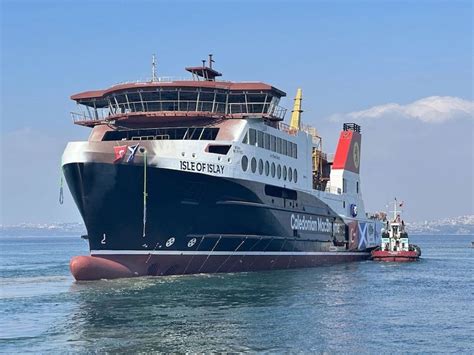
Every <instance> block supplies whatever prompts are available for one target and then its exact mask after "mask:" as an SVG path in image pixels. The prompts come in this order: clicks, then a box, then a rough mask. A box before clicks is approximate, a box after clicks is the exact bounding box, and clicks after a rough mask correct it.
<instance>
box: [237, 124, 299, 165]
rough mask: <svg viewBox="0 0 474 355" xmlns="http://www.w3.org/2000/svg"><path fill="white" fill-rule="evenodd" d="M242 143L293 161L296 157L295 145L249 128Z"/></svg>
mask: <svg viewBox="0 0 474 355" xmlns="http://www.w3.org/2000/svg"><path fill="white" fill-rule="evenodd" d="M242 143H244V144H249V145H254V146H257V147H260V148H263V149H267V150H271V151H273V152H277V153H279V154H283V155H286V156H289V157H292V158H295V159H296V158H297V157H298V154H297V145H296V143H293V142H290V141H287V140H286V139H283V138H279V137H275V136H273V135H271V134H268V133H264V132H261V131H257V130H256V129H254V128H249V130H248V131H247V133H245V135H244V138H243V140H242Z"/></svg>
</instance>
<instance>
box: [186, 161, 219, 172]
mask: <svg viewBox="0 0 474 355" xmlns="http://www.w3.org/2000/svg"><path fill="white" fill-rule="evenodd" d="M179 168H180V169H181V170H184V171H197V172H200V173H211V174H224V165H219V164H212V163H201V162H196V161H184V160H181V161H180V162H179Z"/></svg>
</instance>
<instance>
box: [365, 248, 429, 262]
mask: <svg viewBox="0 0 474 355" xmlns="http://www.w3.org/2000/svg"><path fill="white" fill-rule="evenodd" d="M371 257H372V260H375V261H385V262H411V261H417V260H418V259H419V258H420V253H419V252H417V251H395V252H393V251H384V250H374V251H372V253H371Z"/></svg>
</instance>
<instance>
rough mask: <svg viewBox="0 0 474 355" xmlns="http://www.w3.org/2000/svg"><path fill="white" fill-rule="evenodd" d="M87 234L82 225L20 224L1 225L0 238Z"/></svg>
mask: <svg viewBox="0 0 474 355" xmlns="http://www.w3.org/2000/svg"><path fill="white" fill-rule="evenodd" d="M83 234H86V228H85V227H84V225H83V224H82V223H44V224H34V223H20V224H14V225H5V224H3V225H0V236H43V235H45V236H54V235H76V236H80V235H83Z"/></svg>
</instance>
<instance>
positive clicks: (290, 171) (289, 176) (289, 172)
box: [288, 168, 293, 182]
mask: <svg viewBox="0 0 474 355" xmlns="http://www.w3.org/2000/svg"><path fill="white" fill-rule="evenodd" d="M291 180H293V169H292V168H288V181H290V182H291Z"/></svg>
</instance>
